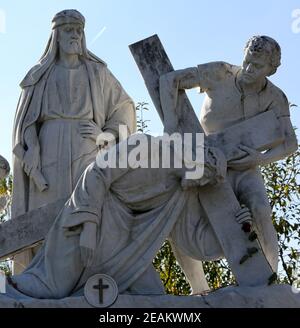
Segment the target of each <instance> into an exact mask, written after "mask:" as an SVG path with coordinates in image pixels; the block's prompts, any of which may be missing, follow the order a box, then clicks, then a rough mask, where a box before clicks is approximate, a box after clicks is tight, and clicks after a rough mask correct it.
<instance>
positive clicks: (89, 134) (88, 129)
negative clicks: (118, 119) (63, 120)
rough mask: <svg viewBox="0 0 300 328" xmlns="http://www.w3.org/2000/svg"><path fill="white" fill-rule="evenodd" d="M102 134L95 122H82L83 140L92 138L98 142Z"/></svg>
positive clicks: (81, 132)
mask: <svg viewBox="0 0 300 328" xmlns="http://www.w3.org/2000/svg"><path fill="white" fill-rule="evenodd" d="M100 133H102V130H101V129H100V128H99V126H98V125H97V124H96V123H95V122H93V121H83V122H80V134H81V135H82V137H83V138H90V139H92V140H93V141H95V142H96V140H97V136H98V135H99V134H100Z"/></svg>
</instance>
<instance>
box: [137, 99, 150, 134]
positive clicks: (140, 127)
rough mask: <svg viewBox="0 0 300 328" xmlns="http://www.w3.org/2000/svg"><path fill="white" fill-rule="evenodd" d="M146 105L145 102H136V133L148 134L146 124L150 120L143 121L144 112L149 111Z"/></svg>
mask: <svg viewBox="0 0 300 328" xmlns="http://www.w3.org/2000/svg"><path fill="white" fill-rule="evenodd" d="M148 105H149V104H148V103H147V102H138V103H137V106H136V108H135V109H136V112H137V120H136V123H137V131H138V132H141V133H147V132H149V130H148V125H147V122H149V121H150V120H145V119H144V111H148V110H149V108H148Z"/></svg>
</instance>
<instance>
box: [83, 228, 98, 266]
mask: <svg viewBox="0 0 300 328" xmlns="http://www.w3.org/2000/svg"><path fill="white" fill-rule="evenodd" d="M96 242H97V225H96V223H93V222H85V223H84V225H83V230H82V232H81V234H80V241H79V246H80V253H81V260H82V262H83V265H84V266H85V267H89V266H91V265H92V261H93V258H94V254H95V249H96Z"/></svg>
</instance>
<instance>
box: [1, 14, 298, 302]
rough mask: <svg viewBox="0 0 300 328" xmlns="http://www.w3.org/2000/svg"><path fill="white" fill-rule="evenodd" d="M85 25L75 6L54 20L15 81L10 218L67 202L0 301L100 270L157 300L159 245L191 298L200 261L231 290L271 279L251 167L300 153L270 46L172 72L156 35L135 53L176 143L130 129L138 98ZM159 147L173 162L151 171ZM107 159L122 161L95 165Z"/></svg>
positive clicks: (262, 196)
mask: <svg viewBox="0 0 300 328" xmlns="http://www.w3.org/2000/svg"><path fill="white" fill-rule="evenodd" d="M84 24H85V19H84V17H83V16H82V15H81V14H80V13H79V12H78V11H76V10H64V11H62V12H59V13H58V14H56V15H55V17H54V18H53V20H52V32H51V36H50V39H49V41H48V44H47V48H46V50H45V52H44V54H43V55H42V57H41V59H40V61H39V62H38V64H36V65H35V66H34V67H33V68H32V69H31V70H30V71H29V72H28V74H27V75H26V76H25V78H24V79H23V81H22V82H21V88H22V93H21V96H20V100H19V103H18V108H17V112H16V118H15V123H14V136H13V153H14V162H13V178H14V183H13V184H14V188H13V198H12V220H17V219H18V217H19V216H20V215H23V214H25V213H27V212H29V211H31V210H33V209H38V208H40V207H41V206H47V205H48V204H50V203H53V202H55V201H57V200H59V199H64V200H66V202H65V205H64V206H63V208H62V209H61V211H60V212H59V214H58V215H57V216H56V217H53V224H52V227H51V228H50V231H49V232H48V234H47V235H46V236H45V240H44V241H43V243H40V244H39V245H38V246H37V245H32V246H31V247H29V248H27V249H25V250H22V252H18V254H16V255H15V256H14V275H13V276H11V277H9V279H8V281H7V292H6V294H5V296H2V297H7V298H12V299H14V300H26V299H27V300H29V299H31V300H32V299H48V300H50V299H56V300H57V299H63V298H66V297H74V298H76V297H82V296H83V295H84V287H85V285H86V282H87V281H88V279H89V278H91V277H93V276H94V275H96V274H105V275H108V276H110V277H111V278H113V279H114V281H115V282H116V285H117V287H118V292H119V294H120V295H122V294H137V295H146V294H155V295H163V294H164V288H163V285H162V283H161V281H160V278H159V274H158V273H157V272H156V271H155V269H154V267H153V265H152V260H153V258H154V257H155V255H156V253H157V252H158V250H159V249H160V247H161V246H162V244H163V242H164V241H165V240H166V239H169V240H170V242H171V244H172V248H173V250H174V253H175V255H176V257H177V260H178V262H179V264H180V265H181V267H182V269H183V270H184V272H185V274H186V276H187V278H188V280H189V282H190V283H191V286H192V289H193V292H194V293H201V292H203V291H204V290H207V289H208V285H207V283H206V280H205V276H204V272H203V268H202V264H201V261H210V260H216V259H219V258H222V257H224V256H225V257H226V258H227V260H228V262H229V264H230V266H231V269H232V271H233V273H234V275H235V276H236V280H237V282H238V285H239V286H241V287H243V286H245V287H247V288H248V287H253V288H254V287H259V286H267V285H268V284H269V285H270V284H271V283H273V282H274V280H276V272H277V266H278V249H277V247H278V246H277V236H276V232H275V230H274V227H273V225H272V221H271V211H270V206H269V202H268V197H267V194H266V190H265V187H264V182H263V179H262V176H261V173H260V169H259V167H260V166H262V165H267V164H269V163H271V162H274V161H277V160H280V159H283V158H285V157H286V156H288V155H290V154H291V153H293V152H294V151H295V150H296V149H297V140H296V136H295V132H294V130H293V127H292V124H291V121H290V113H289V105H288V101H287V98H286V96H285V95H284V93H283V92H282V91H281V90H280V89H279V88H278V87H276V86H275V85H274V84H272V83H271V82H270V80H269V79H268V78H267V77H268V76H271V75H272V74H274V73H275V72H276V69H277V67H278V66H279V65H280V58H281V50H280V46H279V45H278V43H277V42H276V41H275V40H274V39H272V38H270V37H267V36H254V37H252V38H251V39H250V40H249V41H248V42H247V44H246V47H245V49H244V59H243V63H242V65H241V66H235V65H231V64H229V63H225V62H211V63H207V64H201V65H198V66H197V67H191V68H187V69H182V70H175V71H174V70H173V68H172V65H171V63H170V62H169V59H168V57H167V55H166V53H165V52H164V49H163V47H162V45H161V44H160V42H159V39H158V38H157V37H156V36H154V37H151V38H148V39H146V40H143V41H140V42H138V43H136V44H134V45H131V46H130V49H131V52H132V54H133V56H134V58H135V60H136V62H137V65H138V66H139V68H140V71H141V73H142V76H143V78H144V80H145V83H146V86H147V88H148V91H149V94H150V95H151V97H152V100H153V103H154V105H155V107H156V109H157V111H158V113H159V115H160V117H161V119H162V121H163V124H164V132H165V133H168V134H169V135H172V134H176V137H177V139H176V140H179V139H180V140H181V141H182V140H184V142H183V143H182V144H180V145H179V146H178V147H176V146H175V142H174V143H170V139H164V138H161V139H160V140H159V142H158V143H157V138H155V137H153V136H150V135H142V134H138V133H135V132H136V119H135V108H134V103H133V101H132V100H131V98H130V97H129V96H128V95H127V94H126V92H125V91H124V89H123V87H122V86H121V84H120V83H119V82H118V80H117V79H116V78H115V77H114V76H113V75H112V73H111V72H110V71H109V69H108V68H107V65H106V64H105V63H104V62H103V61H102V60H101V59H99V58H98V57H96V56H95V55H94V54H92V53H91V52H90V51H89V50H88V49H87V48H86V44H85V36H84ZM196 87H200V90H201V92H205V94H206V96H205V100H204V103H203V106H202V109H201V112H200V120H198V119H197V118H196V116H195V113H194V111H193V109H192V107H191V105H190V104H189V102H188V99H187V97H186V95H185V91H184V90H186V89H191V88H196ZM120 126H122V127H123V130H122V129H120V128H119V127H120ZM124 126H125V129H124ZM120 131H125V132H126V133H125V134H122V133H121V132H120ZM186 133H189V134H190V135H191V139H189V140H190V141H191V142H190V143H189V144H187V142H186V141H185V139H184V138H185V137H186V135H185V134H186ZM200 134H202V135H203V134H204V135H205V137H204V142H203V143H200V144H199V140H200V139H201V138H199V139H198V136H197V135H200ZM126 136H128V137H127V138H126ZM141 140H144V141H145V143H144V144H143V146H142V147H141ZM201 140H202V141H203V138H202V139H201ZM155 142H156V143H157V144H158V148H157V149H156V151H155V152H156V153H155V154H153V148H152V147H153V144H155ZM151 145H152V146H151ZM166 149H168V150H169V155H170V158H171V160H170V162H169V163H170V165H169V166H168V167H166V166H164V165H163V164H162V162H161V161H159V165H158V166H156V167H153V165H152V164H153V162H152V160H153V157H154V156H158V157H159V154H163V153H164V151H165V150H166ZM187 149H189V150H190V154H187V152H186V150H187ZM198 152H201V154H202V155H203V156H202V160H199V158H198V157H197V154H198ZM179 153H180V154H181V155H182V153H184V156H179V158H180V160H179V162H177V164H176V163H175V158H178V154H179ZM133 154H134V155H135V156H134V158H135V161H133V162H134V163H132V158H133ZM137 154H139V156H137ZM187 155H191V156H190V157H189V158H187ZM176 156H177V157H176ZM142 157H143V159H144V162H143V163H144V164H145V163H146V164H147V165H146V166H143V165H141V164H140V163H141V159H142ZM108 158H114V159H115V164H116V165H113V166H112V165H106V166H101V165H100V164H101V163H108V162H109V161H108ZM124 158H126V160H125V164H124ZM195 158H196V159H195ZM130 159H131V163H129V161H130ZM122 160H123V162H122ZM121 162H122V165H121V164H120V163H121ZM178 163H179V164H180V165H178ZM110 164H111V162H110ZM197 168H199V170H200V171H199V172H201V174H200V175H199V176H197V177H196V178H189V174H190V173H191V172H192V171H193V169H197ZM1 174H2V158H1ZM5 174H7V172H5ZM3 176H4V174H3ZM32 258H33V259H32ZM24 269H25V270H24ZM236 288H237V287H236ZM270 288H271V287H270ZM0 303H1V296H0ZM1 304H2V303H1ZM299 304H300V302H299Z"/></svg>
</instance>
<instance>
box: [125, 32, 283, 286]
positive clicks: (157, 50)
mask: <svg viewBox="0 0 300 328" xmlns="http://www.w3.org/2000/svg"><path fill="white" fill-rule="evenodd" d="M130 50H131V53H132V55H133V57H134V59H135V61H136V63H137V65H138V67H139V70H140V72H141V74H142V76H143V78H144V81H145V84H146V87H147V89H148V92H149V94H150V96H151V98H152V101H153V103H154V105H155V107H156V110H157V112H158V114H159V116H160V118H161V120H162V122H163V124H164V126H165V130H166V131H165V132H169V131H168V129H166V126H167V125H168V122H166V121H165V120H164V118H165V117H172V116H170V113H164V108H163V107H162V106H161V102H160V89H159V79H160V76H162V75H163V74H166V73H168V72H171V71H173V67H172V65H171V62H170V60H169V58H168V56H167V54H166V52H165V50H164V48H163V46H162V44H161V42H160V40H159V38H158V36H157V35H154V36H152V37H149V38H147V39H144V40H142V41H139V42H137V43H134V44H132V45H130ZM177 103H178V104H179V105H178V107H177V112H176V115H177V132H179V133H187V132H193V133H199V132H203V130H202V128H201V126H200V122H199V120H198V118H197V117H196V114H195V112H194V110H193V108H192V106H191V104H190V102H189V100H188V98H187V96H186V94H185V92H184V91H183V90H179V94H178V99H177ZM171 114H172V113H171ZM174 115H175V113H174ZM243 124H244V126H243V128H242V129H240V130H241V131H240V132H241V133H245V132H243V131H247V132H250V131H251V130H253V127H254V126H255V125H253V124H251V122H250V123H249V122H247V121H245V122H243ZM277 128H278V124H277V125H276V124H275V128H274V131H273V132H272V133H271V134H274V143H276V142H278V139H280V134H279V135H278V136H277V137H276V133H277V132H278V130H276V129H277ZM245 129H246V130H245ZM254 137H255V136H254ZM269 137H270V136H268V137H267V138H269ZM222 138H223V141H224V140H226V136H224V135H223V136H222ZM222 138H221V139H222ZM208 142H209V143H210V140H209V138H208ZM211 142H212V143H213V144H215V143H217V144H220V145H222V144H224V142H222V141H220V139H219V141H217V142H216V140H211ZM255 142H262V140H254V141H253V142H252V144H253V143H255ZM263 143H264V142H262V144H263ZM265 143H266V144H267V143H268V142H265ZM252 146H253V145H252ZM259 148H263V147H262V145H260V144H259V145H257V147H256V149H259ZM222 150H224V149H223V148H222ZM229 153H230V152H229ZM225 155H226V158H227V160H229V159H230V158H228V157H230V155H228V154H225ZM199 198H200V202H201V204H202V207H203V208H204V211H205V213H206V215H207V217H208V220H209V222H210V224H211V225H212V227H213V229H214V232H215V234H216V236H217V238H218V240H219V242H220V245H221V246H222V248H223V251H224V255H225V257H226V259H227V261H228V263H229V265H230V267H231V270H232V272H233V274H234V276H235V278H236V280H237V282H238V284H239V285H240V286H258V285H263V284H267V283H270V279H272V278H274V275H273V272H272V268H271V266H270V264H269V263H268V261H267V260H266V258H265V256H264V254H263V253H262V251H261V247H260V245H259V242H258V241H257V240H256V239H254V240H253V238H249V235H248V234H247V233H245V232H244V231H242V229H241V225H240V224H239V223H237V222H236V219H235V215H236V213H237V212H238V211H239V210H240V209H241V207H240V204H239V202H238V200H237V198H236V196H235V194H234V192H233V190H232V188H231V186H230V184H229V182H226V181H225V183H222V184H221V185H218V186H205V187H202V188H199ZM254 249H256V250H259V251H257V252H254ZM250 253H251V254H250Z"/></svg>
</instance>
